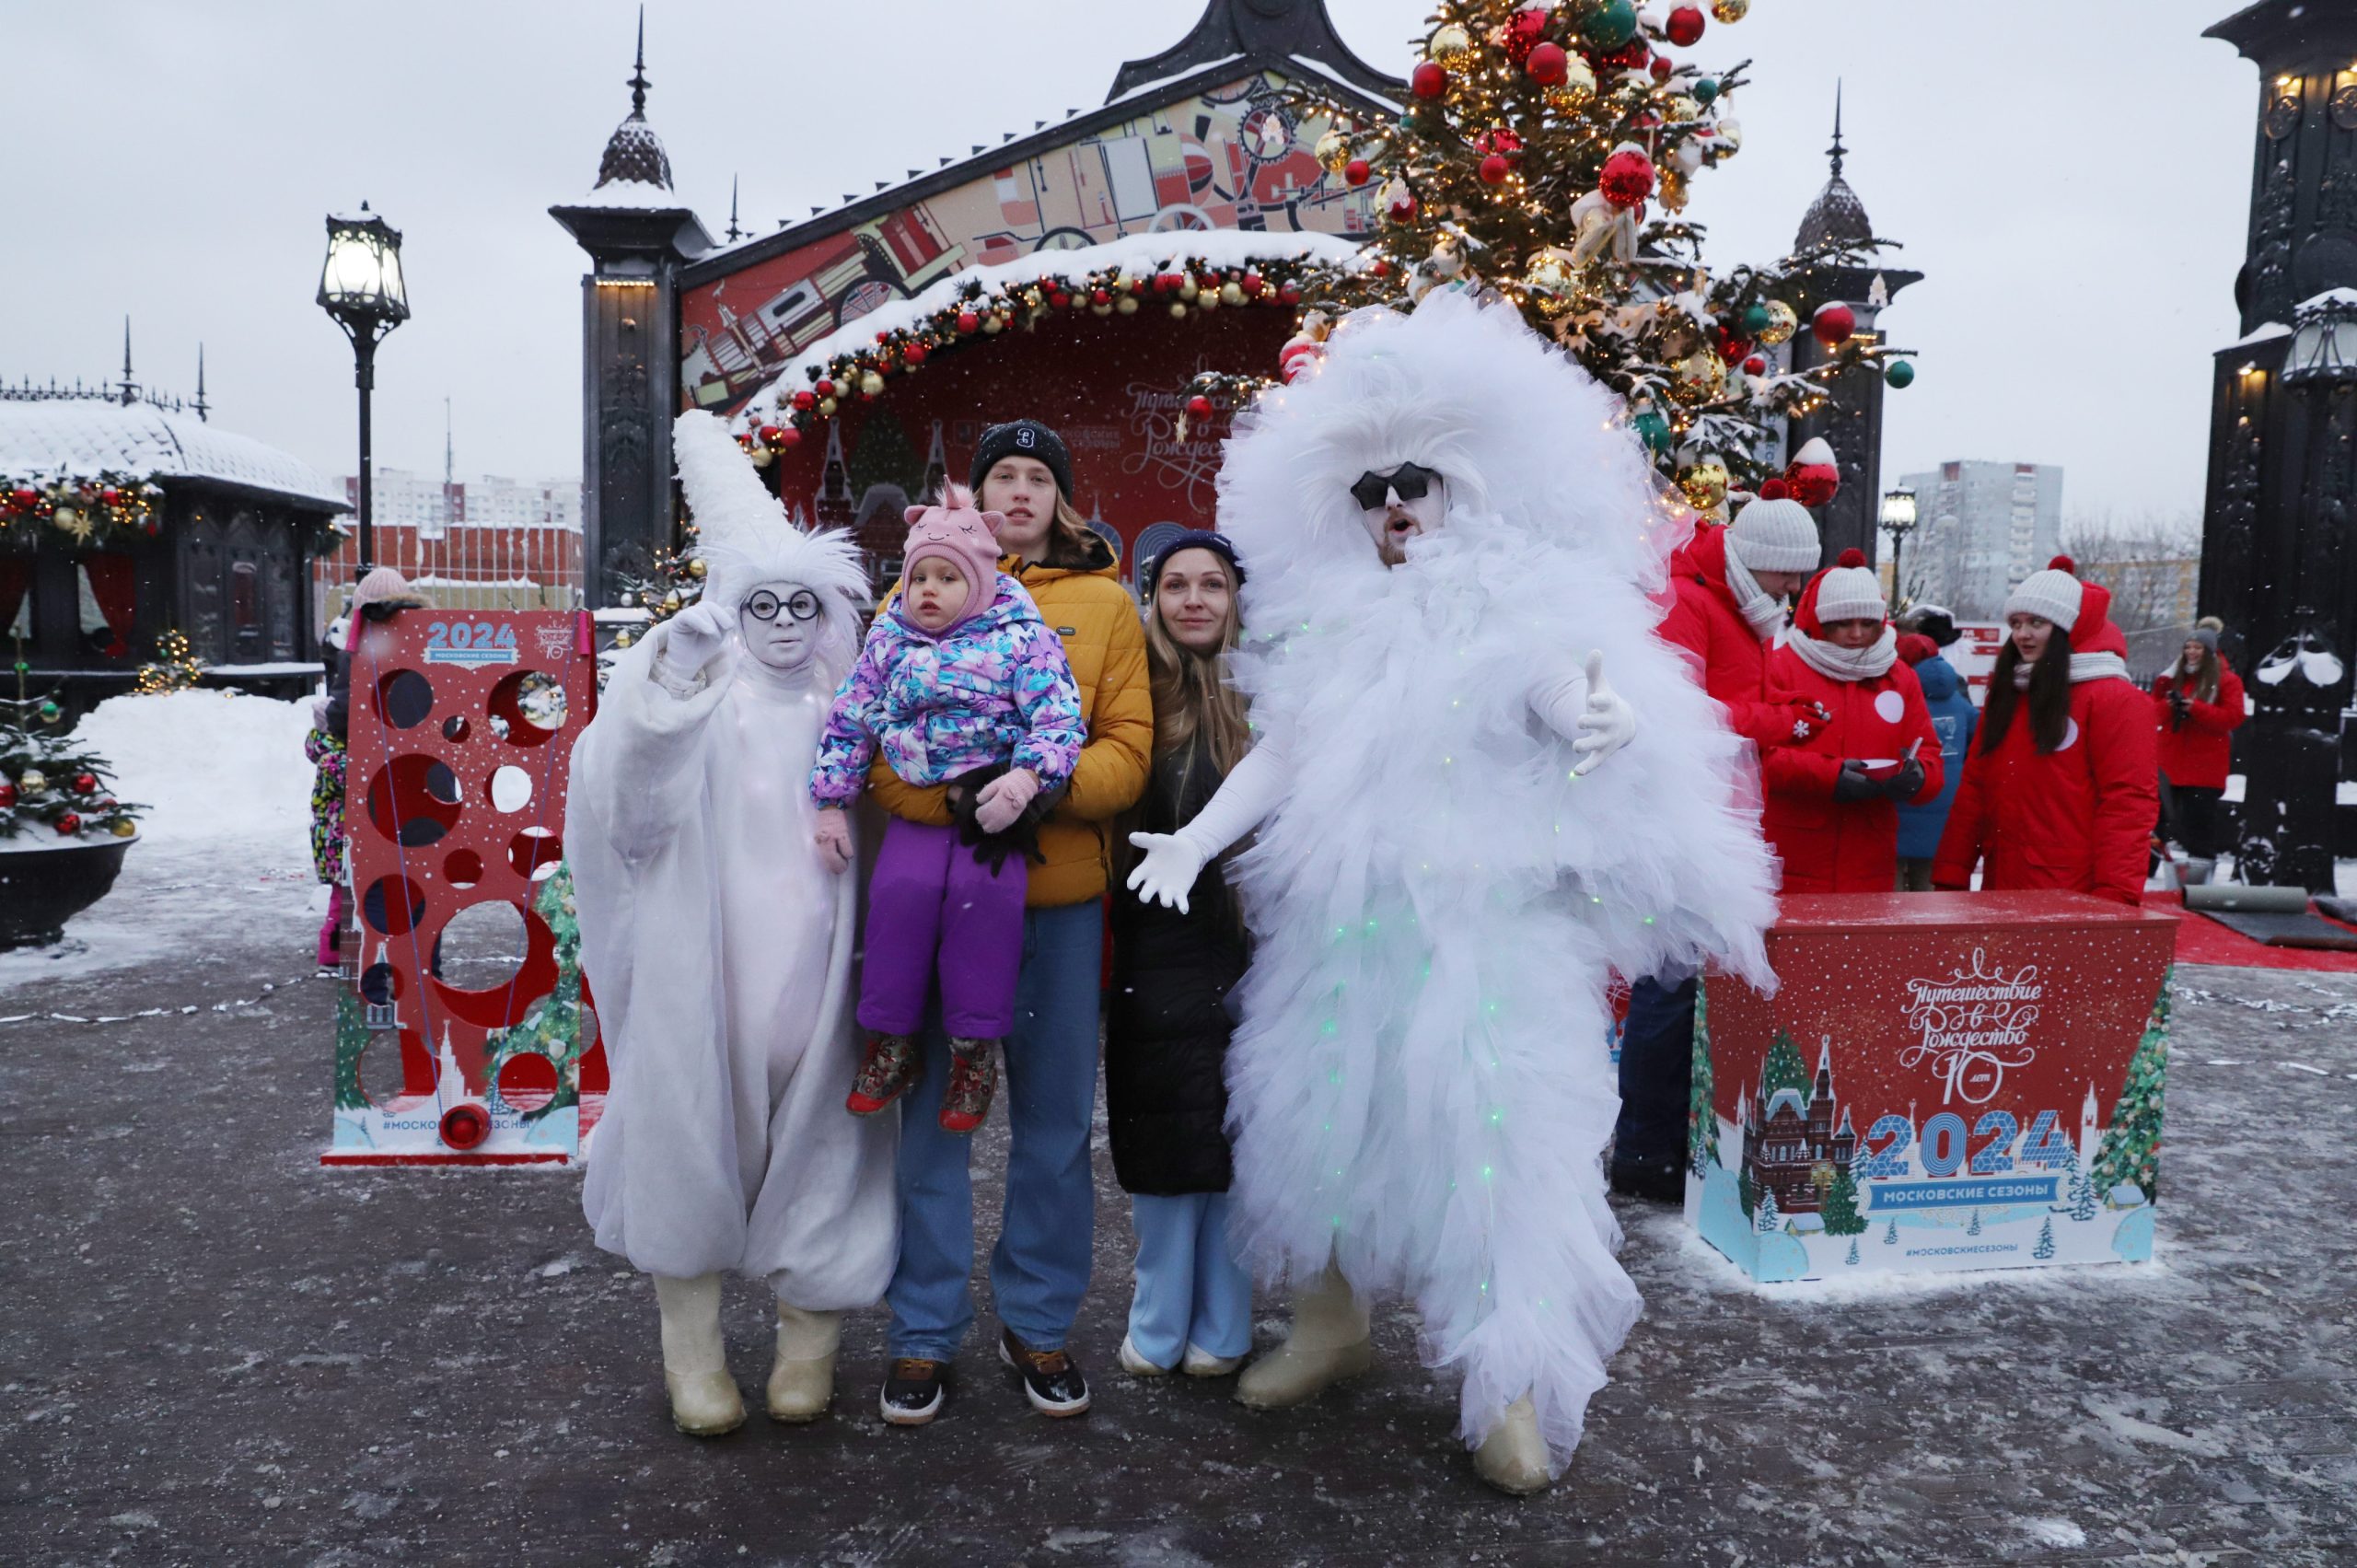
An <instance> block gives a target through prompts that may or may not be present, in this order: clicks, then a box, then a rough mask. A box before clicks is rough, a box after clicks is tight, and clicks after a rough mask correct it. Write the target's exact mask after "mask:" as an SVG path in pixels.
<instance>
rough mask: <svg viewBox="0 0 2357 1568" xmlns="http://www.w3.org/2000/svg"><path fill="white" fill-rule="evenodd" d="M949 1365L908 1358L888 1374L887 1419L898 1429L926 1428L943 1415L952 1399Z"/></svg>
mask: <svg viewBox="0 0 2357 1568" xmlns="http://www.w3.org/2000/svg"><path fill="white" fill-rule="evenodd" d="M948 1378H949V1364H948V1363H947V1362H946V1361H927V1360H925V1359H924V1358H923V1356H916V1355H904V1356H901V1357H900V1358H899V1359H898V1360H896V1361H894V1362H892V1363H891V1364H890V1365H888V1366H887V1367H886V1368H885V1372H884V1397H883V1400H882V1401H881V1403H882V1406H883V1411H884V1419H885V1420H886V1421H887V1422H889V1423H891V1424H892V1425H894V1426H923V1424H924V1423H926V1422H929V1421H931V1420H932V1419H933V1418H934V1417H935V1416H937V1415H939V1414H940V1413H941V1406H942V1402H943V1401H944V1400H946V1399H947V1398H948V1397H949V1382H948Z"/></svg>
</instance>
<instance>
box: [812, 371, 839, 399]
mask: <svg viewBox="0 0 2357 1568" xmlns="http://www.w3.org/2000/svg"><path fill="white" fill-rule="evenodd" d="M813 390H814V391H816V392H817V393H818V394H819V396H820V397H822V398H831V397H833V396H834V395H835V383H834V379H833V377H828V376H821V377H819V384H818V386H817V387H815V388H813Z"/></svg>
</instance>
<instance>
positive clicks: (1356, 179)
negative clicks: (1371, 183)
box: [1342, 157, 1375, 185]
mask: <svg viewBox="0 0 2357 1568" xmlns="http://www.w3.org/2000/svg"><path fill="white" fill-rule="evenodd" d="M1374 177H1375V170H1374V168H1371V167H1370V166H1369V165H1368V163H1367V161H1366V159H1364V158H1363V157H1354V158H1353V159H1352V160H1351V161H1350V162H1348V163H1346V164H1344V165H1343V166H1342V178H1343V179H1345V180H1349V181H1350V182H1351V183H1352V184H1353V185H1364V184H1365V183H1366V182H1367V181H1368V180H1371V179H1373V178H1374Z"/></svg>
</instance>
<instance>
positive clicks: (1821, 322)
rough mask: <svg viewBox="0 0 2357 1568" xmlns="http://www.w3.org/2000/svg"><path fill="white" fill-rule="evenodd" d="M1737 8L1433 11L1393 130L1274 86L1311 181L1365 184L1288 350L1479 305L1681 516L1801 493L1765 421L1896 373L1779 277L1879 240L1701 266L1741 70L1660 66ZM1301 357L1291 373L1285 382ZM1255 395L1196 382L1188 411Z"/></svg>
mask: <svg viewBox="0 0 2357 1568" xmlns="http://www.w3.org/2000/svg"><path fill="white" fill-rule="evenodd" d="M1749 9H1750V0H1713V4H1712V6H1710V8H1709V11H1708V12H1707V13H1706V11H1705V10H1704V8H1703V6H1701V5H1697V4H1690V3H1688V4H1678V5H1673V6H1666V7H1660V8H1655V7H1650V6H1649V7H1647V8H1646V9H1644V10H1643V11H1640V10H1638V9H1637V8H1636V7H1635V6H1632V5H1631V4H1630V0H1562V3H1558V4H1549V3H1532V0H1442V3H1441V4H1440V5H1439V6H1438V7H1437V8H1436V9H1435V10H1434V13H1433V15H1432V17H1431V18H1430V28H1429V31H1428V33H1427V35H1426V37H1425V41H1424V44H1423V49H1422V54H1423V58H1422V60H1421V61H1420V62H1419V63H1418V64H1416V65H1415V67H1414V69H1413V71H1412V73H1411V76H1410V91H1411V97H1410V99H1409V103H1408V107H1407V108H1406V110H1405V111H1404V112H1403V113H1401V114H1400V115H1399V118H1398V119H1396V120H1387V121H1383V122H1365V121H1364V120H1363V119H1353V110H1351V108H1350V107H1349V106H1348V105H1346V104H1343V103H1342V102H1341V101H1340V100H1339V99H1334V98H1331V97H1330V96H1329V95H1327V94H1325V93H1324V92H1323V91H1322V90H1321V89H1320V88H1319V87H1317V86H1316V85H1314V84H1311V85H1306V86H1303V87H1298V88H1297V89H1295V91H1296V96H1297V97H1298V98H1299V99H1300V103H1299V106H1298V107H1299V108H1300V109H1301V110H1302V111H1303V113H1304V115H1305V118H1306V117H1308V116H1311V115H1322V116H1328V117H1330V118H1331V119H1332V121H1333V125H1332V128H1330V129H1329V130H1328V131H1327V132H1326V134H1324V135H1323V136H1322V137H1321V138H1320V139H1319V141H1318V147H1317V151H1318V157H1319V159H1320V160H1321V161H1322V162H1323V163H1324V164H1325V165H1326V167H1327V168H1328V169H1329V170H1330V171H1331V172H1333V173H1334V174H1336V175H1338V176H1340V177H1341V178H1342V179H1344V180H1347V181H1349V182H1350V183H1351V184H1353V185H1357V186H1364V185H1368V184H1373V185H1374V186H1375V187H1376V199H1375V205H1376V214H1375V215H1376V220H1377V223H1378V228H1377V231H1376V234H1375V235H1374V237H1373V238H1372V242H1371V243H1370V244H1369V246H1368V247H1367V248H1366V250H1365V251H1364V253H1363V254H1362V256H1361V257H1360V258H1359V259H1358V260H1357V261H1353V262H1349V263H1343V264H1324V265H1319V266H1313V267H1312V268H1311V269H1309V271H1308V273H1306V276H1305V277H1304V279H1303V282H1302V293H1303V302H1304V305H1305V307H1306V308H1308V309H1309V311H1310V314H1308V315H1306V317H1305V330H1304V335H1303V338H1302V339H1298V340H1296V343H1297V344H1299V343H1306V342H1309V341H1313V340H1316V339H1318V338H1319V337H1320V336H1321V335H1322V333H1323V331H1325V330H1326V324H1327V323H1328V322H1329V321H1331V320H1333V319H1336V318H1338V317H1339V316H1340V315H1341V313H1342V312H1346V311H1349V310H1352V309H1355V308H1360V307H1363V306H1369V305H1385V306H1390V307H1393V308H1413V305H1414V303H1415V302H1416V301H1417V300H1419V299H1421V298H1422V297H1423V296H1424V295H1426V294H1427V293H1429V292H1430V291H1431V290H1433V289H1434V288H1457V289H1467V290H1470V291H1473V292H1475V293H1477V294H1481V295H1484V296H1496V297H1500V298H1503V299H1505V300H1508V301H1510V302H1512V303H1513V304H1514V305H1515V307H1516V308H1518V309H1520V310H1521V312H1522V313H1523V316H1524V317H1525V319H1527V320H1528V321H1529V322H1530V324H1531V326H1532V327H1533V328H1534V329H1535V330H1537V331H1539V332H1540V333H1542V334H1544V335H1545V336H1547V337H1548V338H1550V339H1551V340H1553V341H1554V342H1556V343H1561V344H1562V346H1563V348H1564V350H1565V351H1566V352H1567V353H1569V354H1572V355H1573V357H1575V358H1576V359H1578V360H1579V362H1580V363H1581V364H1582V365H1583V366H1585V367H1586V368H1587V370H1588V371H1589V372H1590V373H1591V374H1592V375H1594V376H1595V377H1596V378H1597V379H1598V380H1601V381H1602V382H1604V383H1605V384H1606V385H1607V386H1608V387H1610V388H1611V389H1613V390H1615V391H1617V392H1619V393H1620V394H1621V396H1622V397H1623V398H1624V399H1626V400H1627V405H1628V409H1629V416H1630V421H1631V424H1632V425H1633V427H1634V428H1635V429H1636V430H1637V432H1638V433H1639V435H1640V436H1643V439H1644V441H1645V443H1646V445H1647V446H1648V447H1651V448H1652V450H1653V452H1654V454H1655V460H1656V462H1657V463H1658V465H1659V466H1660V468H1661V469H1662V470H1663V471H1664V472H1665V473H1666V474H1669V475H1672V476H1674V477H1675V478H1676V479H1677V480H1678V483H1679V485H1680V487H1681V488H1682V489H1683V490H1684V491H1685V492H1686V494H1687V496H1688V498H1689V500H1690V501H1692V502H1693V504H1694V505H1696V506H1698V507H1700V508H1702V509H1703V510H1705V511H1709V510H1712V509H1714V508H1717V507H1719V506H1721V505H1723V504H1724V500H1725V497H1726V494H1727V492H1728V489H1729V485H1730V483H1733V484H1734V485H1735V486H1736V487H1737V488H1738V489H1740V490H1746V491H1747V490H1751V489H1753V488H1755V487H1757V486H1758V485H1759V484H1761V483H1763V482H1767V483H1776V482H1786V483H1793V484H1803V483H1808V482H1815V481H1814V480H1811V481H1802V480H1799V479H1790V480H1787V479H1784V478H1783V477H1782V476H1779V475H1777V474H1776V473H1775V472H1774V465H1775V462H1776V452H1777V440H1776V437H1775V435H1774V433H1773V430H1772V428H1771V422H1772V421H1774V420H1776V419H1778V418H1779V417H1781V416H1784V415H1790V414H1795V413H1803V412H1811V411H1814V410H1816V409H1817V408H1820V407H1822V406H1823V405H1824V404H1825V403H1826V402H1827V401H1828V393H1827V390H1826V389H1827V388H1828V387H1829V385H1831V383H1832V381H1833V379H1834V377H1836V376H1838V375H1839V374H1840V372H1841V371H1842V370H1844V369H1846V368H1848V367H1849V366H1853V365H1855V364H1857V363H1858V362H1859V361H1860V360H1861V359H1870V360H1876V361H1882V362H1885V374H1886V377H1887V379H1888V380H1889V381H1890V383H1891V384H1892V385H1893V386H1904V385H1906V384H1907V382H1908V381H1909V380H1910V379H1911V378H1912V375H1913V371H1912V367H1911V366H1909V365H1908V364H1907V363H1906V362H1905V361H1903V360H1901V359H1898V358H1897V357H1895V356H1894V355H1893V354H1892V351H1890V350H1888V349H1887V348H1886V347H1883V346H1880V345H1878V344H1875V343H1870V342H1869V341H1867V340H1865V339H1863V338H1860V337H1857V336H1855V335H1853V334H1854V331H1855V327H1856V322H1855V319H1854V315H1853V313H1852V311H1851V310H1850V309H1849V308H1847V307H1845V306H1841V305H1828V306H1826V307H1824V308H1821V309H1819V310H1818V311H1817V314H1816V315H1815V317H1814V318H1813V319H1811V320H1810V321H1808V322H1806V323H1803V322H1802V321H1801V320H1800V319H1799V317H1798V315H1797V313H1796V311H1795V310H1794V308H1793V306H1792V305H1791V304H1790V303H1789V301H1790V300H1791V299H1792V298H1793V297H1794V296H1797V295H1799V294H1800V293H1801V292H1802V291H1801V290H1800V288H1799V287H1798V283H1799V279H1800V274H1803V273H1806V272H1807V271H1808V270H1809V269H1811V268H1813V267H1822V266H1832V265H1855V264H1858V263H1859V262H1861V261H1864V260H1865V258H1866V257H1867V255H1868V254H1869V253H1870V252H1871V251H1872V250H1875V249H1878V248H1879V247H1880V245H1882V244H1884V243H1887V242H1883V241H1874V242H1871V243H1866V242H1860V243H1829V244H1827V245H1824V246H1822V247H1819V248H1818V249H1816V250H1810V251H1806V252H1804V253H1800V254H1795V255H1793V256H1789V257H1786V258H1784V259H1783V260H1782V261H1778V262H1776V263H1774V264H1772V265H1768V266H1749V265H1739V266H1735V267H1730V268H1726V269H1724V270H1723V271H1717V272H1714V271H1713V269H1712V268H1711V267H1709V266H1707V265H1706V264H1705V263H1704V261H1703V256H1702V245H1703V240H1704V237H1705V236H1704V229H1703V227H1702V226H1701V224H1699V223H1696V222H1693V221H1691V220H1689V219H1688V218H1687V217H1686V216H1685V212H1686V208H1687V204H1688V199H1689V194H1690V193H1691V187H1692V181H1693V180H1694V179H1695V177H1696V176H1697V175H1699V174H1701V172H1702V171H1703V170H1705V169H1711V168H1716V167H1717V166H1719V165H1720V164H1723V163H1724V162H1726V161H1727V160H1728V159H1730V158H1732V157H1735V156H1736V152H1737V151H1738V150H1739V149H1740V148H1741V147H1742V145H1743V132H1742V127H1741V125H1740V123H1739V122H1737V121H1736V118H1735V117H1734V115H1733V113H1732V112H1731V110H1732V109H1733V100H1734V98H1735V96H1736V90H1737V89H1738V88H1740V87H1743V86H1745V85H1746V78H1745V76H1744V75H1743V72H1744V64H1733V65H1729V66H1726V67H1724V68H1719V67H1716V66H1713V65H1711V64H1705V63H1703V62H1702V61H1701V60H1699V59H1689V58H1686V57H1684V56H1683V55H1682V54H1681V53H1680V52H1682V51H1685V50H1688V49H1690V48H1692V47H1693V46H1694V45H1696V44H1698V43H1700V42H1701V41H1702V39H1703V37H1704V35H1705V34H1706V32H1708V31H1709V30H1710V28H1711V23H1712V20H1713V18H1715V19H1716V20H1717V21H1718V22H1719V23H1721V24H1727V23H1732V22H1736V21H1738V20H1740V19H1741V18H1742V17H1744V15H1745V14H1746V13H1747V11H1748V10H1749ZM1745 64H1747V63H1745ZM1804 330H1805V331H1813V332H1814V333H1815V334H1816V336H1817V339H1818V341H1819V342H1821V343H1824V344H1825V345H1826V346H1827V348H1828V349H1829V356H1828V358H1827V360H1826V361H1825V363H1823V364H1820V365H1818V366H1814V367H1812V368H1811V369H1809V370H1807V371H1805V372H1797V373H1796V372H1794V370H1793V369H1792V368H1791V358H1792V356H1791V354H1790V352H1789V351H1788V350H1785V349H1783V348H1782V345H1784V344H1786V343H1790V342H1791V341H1792V338H1793V336H1794V333H1795V332H1796V331H1804ZM1315 357H1316V355H1315V353H1314V352H1307V353H1304V354H1301V355H1300V356H1299V357H1298V358H1296V357H1295V356H1294V355H1292V354H1288V356H1287V358H1286V361H1285V374H1286V377H1287V378H1288V379H1290V378H1291V377H1292V375H1293V374H1295V372H1296V371H1297V369H1298V368H1299V366H1302V365H1304V364H1306V363H1307V362H1309V361H1312V360H1314V359H1315ZM1253 379H1254V378H1253V377H1208V378H1206V379H1205V380H1203V381H1202V382H1199V383H1198V387H1199V397H1198V400H1197V403H1196V405H1195V407H1194V409H1193V411H1192V412H1197V413H1198V414H1202V413H1208V412H1211V407H1212V402H1211V395H1212V394H1213V393H1216V392H1221V391H1225V392H1228V393H1230V394H1231V395H1232V394H1234V393H1237V392H1238V391H1241V390H1244V389H1247V388H1248V386H1249V385H1250V383H1251V382H1252V381H1253ZM1826 466H1829V465H1826ZM1769 493H1770V494H1777V493H1778V492H1776V491H1773V490H1771V491H1770V492H1769ZM1795 494H1799V498H1800V499H1801V500H1803V501H1804V503H1805V504H1807V505H1817V504H1819V503H1820V502H1821V501H1822V500H1824V499H1828V498H1829V493H1828V494H1827V495H1825V496H1812V495H1810V494H1800V493H1799V492H1798V491H1797V490H1796V491H1795Z"/></svg>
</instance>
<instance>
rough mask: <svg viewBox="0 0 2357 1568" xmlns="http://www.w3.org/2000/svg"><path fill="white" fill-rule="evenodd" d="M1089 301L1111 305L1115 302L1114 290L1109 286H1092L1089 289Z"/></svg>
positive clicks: (1095, 303)
mask: <svg viewBox="0 0 2357 1568" xmlns="http://www.w3.org/2000/svg"><path fill="white" fill-rule="evenodd" d="M1088 303H1089V304H1091V305H1110V304H1112V303H1113V291H1112V290H1111V289H1109V288H1092V289H1090V290H1089V291H1088Z"/></svg>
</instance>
